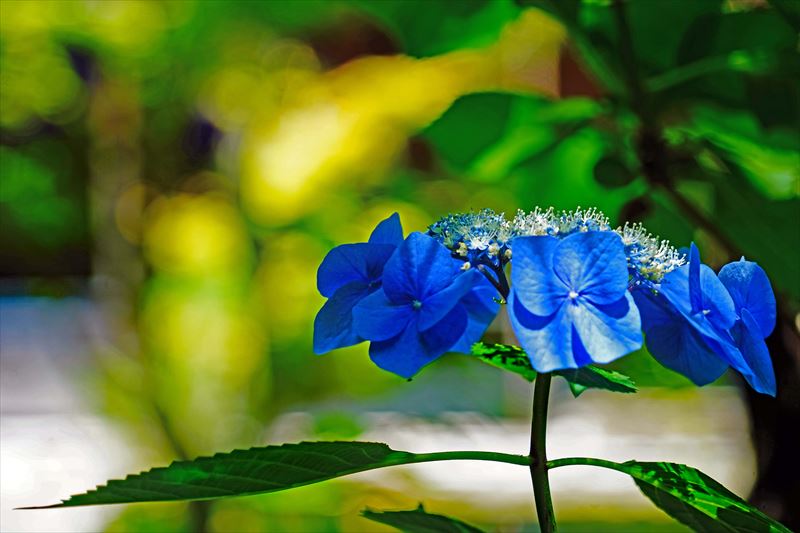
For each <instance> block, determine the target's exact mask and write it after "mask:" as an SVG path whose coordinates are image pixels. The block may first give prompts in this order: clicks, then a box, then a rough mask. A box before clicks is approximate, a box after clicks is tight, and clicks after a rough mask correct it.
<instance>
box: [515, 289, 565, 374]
mask: <svg viewBox="0 0 800 533" xmlns="http://www.w3.org/2000/svg"><path fill="white" fill-rule="evenodd" d="M567 305H568V304H563V305H561V306H560V307H559V308H557V309H556V310H555V311H554V312H553V313H552V314H551V315H549V316H541V315H535V314H533V313H531V312H530V311H529V310H528V309H526V308H525V306H524V305H523V304H522V302H521V301H520V300H519V299H518V298H517V295H516V292H515V291H513V290H512V291H511V294H510V295H509V298H508V316H509V318H510V319H511V327H512V328H513V329H514V333H515V334H516V336H517V339H518V340H519V344H520V346H522V348H523V349H524V350H525V352H526V353H527V354H528V358H529V359H530V360H531V365H532V366H533V368H534V369H535V370H536V371H537V372H552V371H553V370H560V369H562V368H578V366H579V363H578V362H576V361H575V356H574V354H573V352H572V324H571V321H570V319H569V316H568V314H567V312H566V311H565V310H564V308H565V307H567Z"/></svg>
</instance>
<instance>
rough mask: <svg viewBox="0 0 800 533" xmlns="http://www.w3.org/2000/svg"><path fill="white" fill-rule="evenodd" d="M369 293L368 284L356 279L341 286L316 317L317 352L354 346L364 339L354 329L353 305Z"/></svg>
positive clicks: (315, 340) (315, 349) (315, 338)
mask: <svg viewBox="0 0 800 533" xmlns="http://www.w3.org/2000/svg"><path fill="white" fill-rule="evenodd" d="M368 294H369V289H368V288H367V286H366V285H365V284H364V283H362V282H360V281H355V282H351V283H348V284H347V285H345V286H343V287H340V288H339V289H338V290H337V291H336V292H335V293H334V295H333V296H332V297H331V298H330V299H329V300H328V301H327V302H325V305H323V306H322V309H320V311H319V313H317V316H316V318H315V319H314V353H315V354H317V355H320V354H323V353H326V352H329V351H331V350H335V349H336V348H343V347H345V346H352V345H354V344H358V343H359V342H361V341H363V340H364V339H363V338H361V337H359V336H358V334H357V333H356V332H355V331H354V329H353V307H354V306H355V305H356V304H357V303H358V302H359V301H361V300H362V299H363V298H365V297H366V296H367V295H368Z"/></svg>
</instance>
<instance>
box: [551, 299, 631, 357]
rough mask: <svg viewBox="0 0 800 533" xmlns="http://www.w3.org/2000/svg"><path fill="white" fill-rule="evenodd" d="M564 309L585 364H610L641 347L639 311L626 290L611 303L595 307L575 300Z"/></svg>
mask: <svg viewBox="0 0 800 533" xmlns="http://www.w3.org/2000/svg"><path fill="white" fill-rule="evenodd" d="M565 307H566V308H567V311H568V313H569V315H570V318H571V319H572V323H573V325H574V327H575V330H576V331H577V333H578V336H579V337H580V340H581V344H582V346H583V347H584V349H585V350H586V353H588V354H589V357H590V359H591V361H589V362H595V363H610V362H611V361H613V360H614V359H618V358H620V357H622V356H623V355H627V354H629V353H631V352H633V351H635V350H638V349H639V348H641V347H642V323H641V319H640V318H639V309H638V308H637V307H636V305H635V304H634V301H633V297H632V296H631V294H630V293H629V292H628V291H624V293H623V296H622V298H620V299H619V300H617V301H616V302H614V303H611V304H603V305H595V304H592V303H591V302H589V301H584V300H583V299H582V298H578V299H577V300H576V301H575V303H569V304H567V305H566V306H565ZM574 351H575V350H574V349H573V352H574Z"/></svg>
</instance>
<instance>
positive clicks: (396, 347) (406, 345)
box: [369, 305, 467, 378]
mask: <svg viewBox="0 0 800 533" xmlns="http://www.w3.org/2000/svg"><path fill="white" fill-rule="evenodd" d="M466 325H467V312H466V310H465V309H464V307H463V306H461V305H458V306H456V307H455V308H453V310H452V311H451V312H450V313H449V314H448V315H447V316H446V317H445V318H444V319H442V321H441V322H440V324H439V325H437V327H434V328H431V329H430V330H428V331H427V332H425V333H424V334H420V333H419V331H418V330H417V325H416V323H415V322H414V321H412V322H410V323H409V324H408V325H407V326H406V328H405V329H404V330H403V331H402V332H401V333H400V335H398V336H397V337H395V338H393V339H389V340H386V341H382V342H373V343H371V344H370V347H369V356H370V358H371V359H372V361H373V362H374V363H375V364H376V365H378V366H379V367H381V368H382V369H384V370H388V371H389V372H394V373H395V374H397V375H399V376H402V377H404V378H410V377H411V376H413V375H414V374H416V373H417V372H419V371H420V369H422V367H424V366H425V365H427V364H428V363H430V362H432V361H434V360H435V359H437V358H438V357H440V356H441V355H443V354H444V353H445V352H447V351H448V350H449V349H450V347H451V346H452V345H453V344H454V343H455V341H456V340H457V339H458V336H460V335H461V334H462V333H463V331H464V329H465V328H466Z"/></svg>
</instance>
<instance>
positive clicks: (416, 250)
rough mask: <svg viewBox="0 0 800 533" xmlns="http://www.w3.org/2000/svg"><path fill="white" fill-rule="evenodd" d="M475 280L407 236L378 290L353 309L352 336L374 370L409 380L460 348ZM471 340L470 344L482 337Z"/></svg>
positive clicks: (430, 245) (430, 243)
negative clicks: (364, 346)
mask: <svg viewBox="0 0 800 533" xmlns="http://www.w3.org/2000/svg"><path fill="white" fill-rule="evenodd" d="M481 280H482V276H481V274H480V273H479V272H477V271H475V270H466V271H465V270H463V269H462V268H461V264H460V263H459V262H458V261H456V260H454V259H453V258H452V257H451V256H450V253H449V252H448V250H447V249H446V248H444V247H443V246H441V245H440V244H439V243H438V242H437V241H436V240H434V239H433V238H431V237H429V236H427V235H423V234H421V233H412V234H411V235H409V236H408V238H407V239H406V240H405V242H403V244H402V245H400V247H399V248H397V251H396V252H395V253H394V254H393V255H392V257H391V258H390V259H389V260H388V262H387V263H386V266H385V268H384V270H383V284H382V287H381V289H380V290H377V291H375V292H373V293H372V294H370V295H369V296H368V297H366V298H364V299H363V300H361V301H360V302H359V303H358V304H357V305H356V306H355V308H354V309H353V323H354V326H355V331H356V333H357V334H358V335H359V336H360V337H363V338H364V339H367V340H369V341H371V344H370V348H369V353H370V358H371V359H372V361H373V362H375V364H377V365H378V366H379V367H381V368H383V369H384V370H388V371H390V372H394V373H395V374H398V375H400V376H403V377H405V378H410V377H411V376H413V375H414V374H416V373H417V372H418V371H419V370H420V369H421V368H422V367H423V366H425V365H427V364H428V363H430V362H432V361H433V360H435V359H436V358H438V357H440V356H441V355H443V354H444V353H445V352H448V351H450V350H452V349H453V347H454V346H455V345H456V344H458V343H463V342H465V341H464V338H463V337H464V334H465V332H467V329H468V327H469V323H470V317H469V311H468V310H467V306H466V305H465V302H464V300H465V297H466V296H467V295H468V294H470V293H471V291H472V290H473V289H474V288H475V287H476V285H477V284H478V283H481ZM484 329H485V328H484ZM472 334H473V335H474V336H475V338H474V339H472V340H469V341H468V342H469V343H470V344H471V343H472V342H476V341H478V340H479V339H480V336H481V335H482V334H483V331H482V330H481V331H480V332H477V330H475V331H474V333H472Z"/></svg>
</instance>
